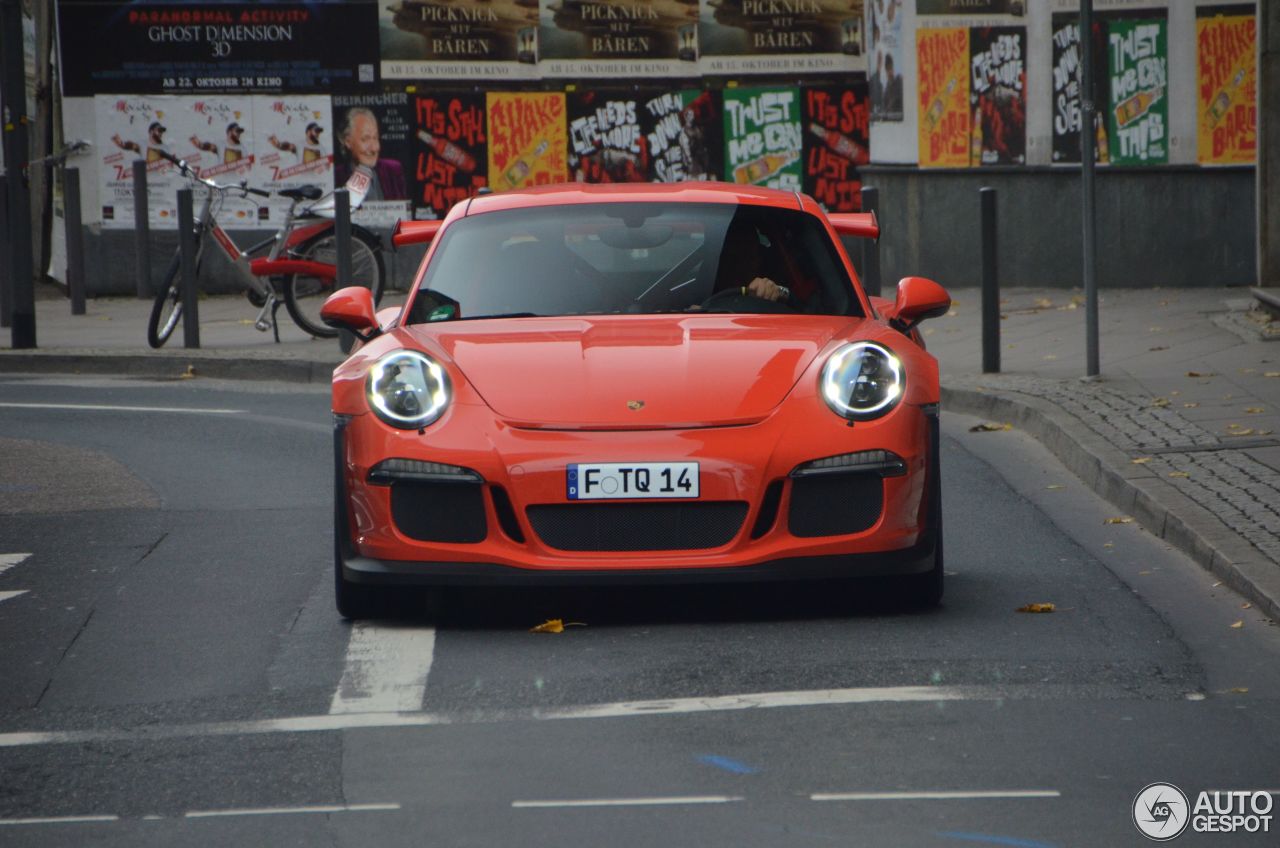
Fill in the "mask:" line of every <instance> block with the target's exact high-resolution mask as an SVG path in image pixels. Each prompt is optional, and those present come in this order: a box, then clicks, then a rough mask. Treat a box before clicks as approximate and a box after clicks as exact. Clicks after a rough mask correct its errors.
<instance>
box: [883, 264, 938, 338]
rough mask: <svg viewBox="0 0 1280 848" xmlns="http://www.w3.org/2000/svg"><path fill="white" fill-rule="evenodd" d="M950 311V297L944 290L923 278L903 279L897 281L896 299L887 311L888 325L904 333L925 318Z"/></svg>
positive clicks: (935, 316)
mask: <svg viewBox="0 0 1280 848" xmlns="http://www.w3.org/2000/svg"><path fill="white" fill-rule="evenodd" d="M949 309H951V295H949V294H947V291H946V289H944V288H943V287H942V286H940V285H938V284H937V283H935V282H934V281H933V280H930V279H927V278H925V277H903V278H902V279H901V280H899V281H898V297H897V299H896V300H894V302H893V308H892V309H891V310H889V313H888V315H889V323H890V324H891V325H892V326H893V327H895V328H896V329H898V330H900V331H901V332H904V333H909V332H911V330H912V329H913V328H914V327H915V326H916V325H917V324H919V323H920V322H921V321H923V320H925V319H926V318H937V317H938V316H939V315H946V314H947V311H948V310H949Z"/></svg>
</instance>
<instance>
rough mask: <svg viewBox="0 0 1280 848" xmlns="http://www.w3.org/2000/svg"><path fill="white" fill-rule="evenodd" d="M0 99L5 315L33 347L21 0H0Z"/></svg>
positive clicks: (16, 342) (18, 337) (18, 338)
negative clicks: (6, 280) (7, 301)
mask: <svg viewBox="0 0 1280 848" xmlns="http://www.w3.org/2000/svg"><path fill="white" fill-rule="evenodd" d="M0 48H3V49H0V101H3V104H4V105H3V115H2V116H0V129H2V130H3V137H4V161H5V167H6V168H7V169H8V171H9V180H8V182H9V185H8V196H9V209H8V219H9V220H8V224H9V268H8V275H9V286H10V293H11V297H12V298H13V299H12V301H11V302H10V313H9V320H10V322H11V324H12V328H11V331H10V332H11V335H12V338H13V347H14V349H25V348H33V347H35V346H36V289H35V280H34V279H33V278H32V273H33V272H32V268H33V266H34V261H33V258H32V255H31V248H32V245H31V195H30V193H29V190H28V188H27V180H26V177H25V176H24V175H23V172H24V171H25V170H26V167H27V160H28V158H29V156H28V152H27V132H28V129H27V124H28V122H27V92H26V71H25V69H24V68H23V49H22V4H21V3H19V2H18V0H0Z"/></svg>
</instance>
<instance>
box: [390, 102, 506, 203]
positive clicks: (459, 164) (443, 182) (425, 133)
mask: <svg viewBox="0 0 1280 848" xmlns="http://www.w3.org/2000/svg"><path fill="white" fill-rule="evenodd" d="M412 109H413V116H414V118H413V126H414V139H413V142H412V145H413V151H414V153H413V157H412V159H411V160H410V162H411V164H412V168H413V177H412V179H411V180H410V183H409V184H410V191H411V193H412V200H413V206H414V217H416V218H428V219H434V218H443V217H444V216H445V214H446V213H447V212H448V211H449V209H451V208H452V207H453V204H455V203H457V202H458V201H460V200H466V199H467V198H468V197H473V196H474V195H475V194H476V192H478V191H479V190H480V189H481V188H483V187H484V186H486V185H488V184H489V181H488V179H487V176H486V172H485V163H486V162H487V161H488V157H489V139H488V129H487V124H486V122H485V102H484V95H483V94H481V93H479V92H467V93H462V94H441V95H417V96H415V97H413V98H412Z"/></svg>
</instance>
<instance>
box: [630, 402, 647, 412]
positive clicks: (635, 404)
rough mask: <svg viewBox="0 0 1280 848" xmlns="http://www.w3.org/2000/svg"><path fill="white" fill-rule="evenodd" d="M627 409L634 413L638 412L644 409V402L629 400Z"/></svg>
mask: <svg viewBox="0 0 1280 848" xmlns="http://www.w3.org/2000/svg"><path fill="white" fill-rule="evenodd" d="M627 409H629V410H631V411H632V412H636V411H637V410H641V409H644V401H642V400H629V401H627Z"/></svg>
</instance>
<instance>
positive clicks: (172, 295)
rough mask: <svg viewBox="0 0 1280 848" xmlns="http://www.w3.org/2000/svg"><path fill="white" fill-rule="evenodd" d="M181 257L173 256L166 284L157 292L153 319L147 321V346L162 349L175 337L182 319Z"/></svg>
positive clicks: (152, 311)
mask: <svg viewBox="0 0 1280 848" xmlns="http://www.w3.org/2000/svg"><path fill="white" fill-rule="evenodd" d="M181 258H182V257H181V255H180V254H179V253H177V252H175V253H174V254H173V259H172V260H171V261H170V262H169V269H168V270H167V271H165V272H164V282H162V283H161V284H160V288H159V289H157V290H156V299H155V302H153V303H152V304H151V319H150V320H149V321H147V344H149V345H151V346H152V347H157V348H158V347H160V346H162V345H163V344H164V343H165V342H167V341H168V340H169V336H171V335H173V330H174V328H175V327H177V326H178V321H180V320H181V319H182V291H181V289H180V286H179V284H178V269H179V268H180V267H181Z"/></svg>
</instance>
